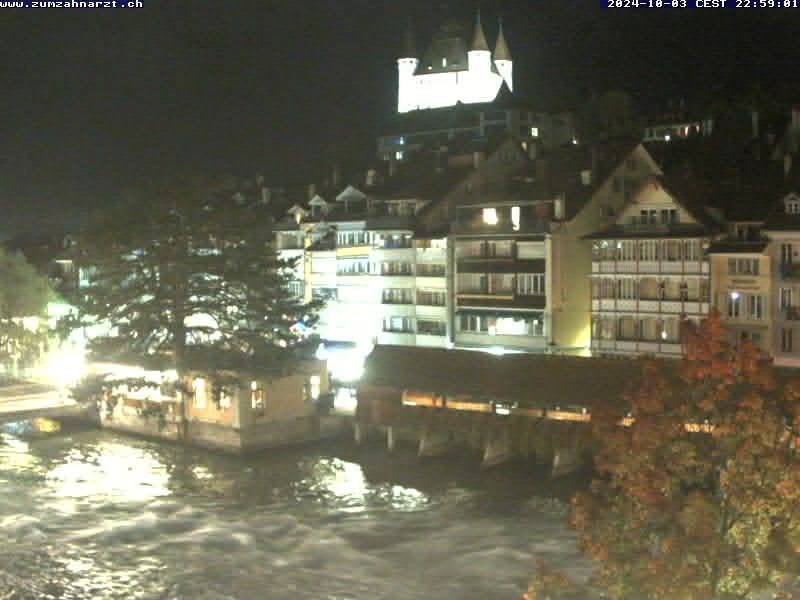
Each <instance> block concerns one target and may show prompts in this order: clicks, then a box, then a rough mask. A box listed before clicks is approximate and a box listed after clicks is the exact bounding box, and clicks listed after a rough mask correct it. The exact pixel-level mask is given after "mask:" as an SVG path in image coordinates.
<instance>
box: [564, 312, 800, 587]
mask: <svg viewBox="0 0 800 600" xmlns="http://www.w3.org/2000/svg"><path fill="white" fill-rule="evenodd" d="M684 339H685V356H684V359H683V361H682V363H681V364H680V365H675V366H674V367H673V368H670V367H669V366H668V365H665V364H664V363H663V362H662V363H660V364H659V363H658V362H656V361H655V360H653V359H643V360H642V374H643V377H642V382H641V384H640V385H639V386H638V388H637V389H634V390H632V391H631V392H630V393H629V395H628V401H629V403H630V410H631V416H632V417H633V423H632V424H630V426H627V427H624V426H620V420H619V417H620V415H611V414H609V415H603V416H596V415H593V416H592V427H593V433H594V435H595V437H596V439H597V441H598V444H599V451H598V453H597V455H596V457H595V466H596V472H597V476H596V478H595V479H594V481H593V482H592V485H591V488H590V490H589V491H588V492H584V493H580V494H578V495H577V496H576V497H575V499H574V505H575V510H574V513H573V519H572V525H573V526H574V527H575V529H576V530H577V533H578V537H579V545H580V548H581V549H582V550H583V551H584V552H585V553H586V554H588V555H589V556H590V557H592V558H593V559H595V560H596V561H597V562H598V568H597V570H596V573H595V577H594V582H595V583H597V584H599V585H600V586H601V587H602V588H604V589H606V590H608V591H609V593H610V594H611V596H612V597H614V598H637V599H650V598H652V599H656V598H670V599H675V600H678V599H691V600H699V599H706V598H708V599H710V598H746V597H748V596H750V595H751V594H753V593H754V592H755V591H756V590H759V589H761V588H763V587H766V586H769V585H771V584H774V583H776V582H777V581H778V580H779V579H780V578H781V575H782V573H784V572H786V571H793V570H795V569H796V568H797V564H798V561H797V558H798V556H800V554H798V552H800V455H799V454H798V448H797V440H798V436H800V409H799V407H800V404H799V403H798V399H799V398H800V383H799V382H792V383H788V384H786V385H784V386H779V385H778V384H777V382H776V374H775V372H774V371H773V369H772V367H771V365H770V364H769V363H768V362H767V361H765V360H763V359H762V358H761V356H760V355H759V353H758V352H757V351H756V350H755V349H754V348H753V346H752V345H751V344H749V343H744V344H743V345H742V346H741V348H739V349H736V348H734V347H733V346H732V345H731V344H729V343H728V342H726V341H725V336H724V334H723V331H722V328H721V325H720V319H719V316H718V315H716V314H714V315H711V316H710V317H709V318H708V319H707V320H705V321H704V322H703V323H702V324H701V325H699V326H697V327H692V326H690V325H688V324H686V326H685V338H684ZM687 423H688V424H690V425H695V427H693V428H692V427H689V428H687V427H686V424H687Z"/></svg>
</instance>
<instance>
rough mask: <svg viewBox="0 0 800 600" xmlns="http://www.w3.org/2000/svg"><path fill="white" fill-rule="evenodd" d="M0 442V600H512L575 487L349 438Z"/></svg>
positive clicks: (571, 545)
mask: <svg viewBox="0 0 800 600" xmlns="http://www.w3.org/2000/svg"><path fill="white" fill-rule="evenodd" d="M0 436H2V442H0V598H6V596H5V595H4V594H7V593H8V589H9V587H11V588H13V589H14V590H15V593H16V595H15V596H11V597H12V598H24V599H27V598H35V599H36V600H39V599H46V598H58V599H98V600H100V599H111V598H114V599H117V598H119V599H125V600H128V599H135V598H142V599H164V600H168V599H169V600H172V599H187V600H189V599H191V600H211V599H213V600H223V599H225V600H227V599H237V600H240V599H242V600H250V599H253V600H262V599H263V600H267V599H280V600H290V599H294V598H298V599H306V598H308V599H320V600H323V599H324V600H346V599H348V600H349V599H352V600H361V599H364V600H366V599H369V600H376V599H382V598H387V599H397V600H405V599H412V598H413V599H421V600H423V599H424V600H445V599H446V600H490V599H491V600H495V599H506V598H508V599H518V598H519V597H520V594H521V593H522V591H523V590H524V589H525V586H526V582H527V579H528V577H529V576H530V575H531V573H532V572H533V563H534V561H535V560H536V559H538V558H541V559H544V560H545V561H546V562H548V563H549V564H550V565H551V566H553V567H556V568H560V569H565V570H566V571H567V572H569V573H571V574H573V575H576V576H578V577H581V576H584V575H586V570H587V567H588V565H586V564H585V563H584V562H583V561H581V560H580V559H579V558H578V556H577V554H576V552H575V542H574V537H573V535H572V534H571V532H570V531H569V530H568V529H567V528H566V527H565V525H564V522H565V515H566V511H567V504H566V503H565V502H564V501H565V500H566V499H568V497H569V496H570V495H571V493H572V492H573V491H574V490H575V488H576V487H578V486H580V485H581V483H580V481H568V480H562V481H559V482H551V481H549V480H548V479H547V478H546V477H543V476H541V475H537V473H536V472H535V469H534V468H533V467H531V466H529V465H510V466H508V465H507V466H501V467H498V468H496V469H492V470H489V471H480V470H479V468H478V459H477V458H476V457H469V458H461V459H453V458H448V459H435V460H426V461H420V460H418V459H417V458H416V456H415V455H414V452H413V449H412V448H403V447H400V448H398V449H397V450H396V451H395V452H394V453H392V454H390V453H388V452H387V451H386V450H385V449H383V448H382V447H381V446H379V445H377V444H367V445H365V446H361V447H354V446H352V444H350V443H349V442H348V441H340V442H335V443H326V444H323V445H319V446H306V447H302V448H291V449H282V450H278V451H272V452H265V453H262V454H259V455H256V456H252V457H248V458H244V459H239V458H234V457H226V456H220V455H216V454H213V453H210V452H205V451H202V450H197V449H189V448H183V447H179V446H173V445H165V444H159V443H155V442H149V441H144V440H139V439H136V438H130V437H123V436H119V435H115V434H112V433H108V432H100V431H84V432H74V433H71V434H65V433H63V432H62V433H59V434H53V435H47V436H43V437H36V438H30V437H26V436H25V435H19V434H9V433H3V434H0Z"/></svg>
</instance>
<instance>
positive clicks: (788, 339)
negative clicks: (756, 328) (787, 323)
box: [781, 329, 793, 352]
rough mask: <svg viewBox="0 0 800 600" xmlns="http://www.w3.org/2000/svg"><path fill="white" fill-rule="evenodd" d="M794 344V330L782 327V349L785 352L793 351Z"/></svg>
mask: <svg viewBox="0 0 800 600" xmlns="http://www.w3.org/2000/svg"><path fill="white" fill-rule="evenodd" d="M792 346H793V344H792V330H791V329H781V350H782V351H783V352H791V351H792Z"/></svg>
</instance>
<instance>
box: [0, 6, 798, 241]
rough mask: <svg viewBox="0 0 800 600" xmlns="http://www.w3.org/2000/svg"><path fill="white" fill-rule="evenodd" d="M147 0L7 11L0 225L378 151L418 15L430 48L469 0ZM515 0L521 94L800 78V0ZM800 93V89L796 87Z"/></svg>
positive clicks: (543, 100)
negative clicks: (694, 4)
mask: <svg viewBox="0 0 800 600" xmlns="http://www.w3.org/2000/svg"><path fill="white" fill-rule="evenodd" d="M143 2H144V5H145V6H144V8H143V9H139V10H134V9H128V10H74V9H73V10H66V9H51V10H39V11H16V10H15V11H12V10H5V11H3V12H0V51H1V53H0V56H1V57H2V60H0V81H2V87H1V88H0V107H1V108H2V115H3V118H2V120H1V121H0V133H1V134H2V135H0V211H2V212H1V213H0V234H3V235H8V234H11V233H15V232H18V231H21V230H42V229H46V228H51V227H53V226H56V225H59V224H63V225H64V226H67V227H74V226H75V225H76V224H77V223H79V222H80V221H81V220H82V219H83V218H85V215H86V214H87V213H88V212H89V211H90V210H92V209H94V208H97V207H99V206H103V205H106V204H108V203H109V202H111V201H113V200H114V198H115V197H117V195H118V193H119V192H120V191H121V190H124V189H126V188H132V187H136V186H137V185H140V184H141V183H143V182H147V181H148V180H150V179H153V178H160V177H164V176H168V175H170V174H172V173H185V172H202V173H210V174H216V173H219V174H222V173H233V174H238V175H248V174H249V175H253V174H256V173H261V174H264V175H266V176H267V177H268V178H269V180H270V181H274V182H276V183H277V182H282V181H297V180H302V179H306V178H310V177H314V176H315V175H316V174H317V172H318V170H319V167H320V165H321V164H322V163H323V162H324V161H325V159H326V157H335V156H337V155H345V156H351V157H352V156H358V157H361V156H365V155H367V156H368V155H369V153H370V151H371V148H372V146H371V145H370V144H371V140H372V138H373V137H374V136H375V135H376V134H377V133H378V131H379V128H380V124H381V122H382V120H384V119H385V118H386V117H387V115H389V114H390V113H391V111H392V110H393V108H394V103H395V101H396V86H397V83H396V67H395V62H394V60H395V57H396V54H397V51H398V48H399V46H400V38H401V35H402V30H403V28H404V27H405V22H406V19H407V17H408V16H413V18H414V22H415V27H416V29H417V33H418V34H419V35H418V37H419V39H420V45H421V46H423V45H424V44H423V43H422V42H423V41H424V39H425V35H426V34H429V33H430V32H431V31H432V30H433V29H435V28H436V27H437V26H438V25H439V24H440V22H441V21H442V20H443V19H444V18H445V17H446V16H447V15H456V16H461V17H462V18H463V19H464V20H468V19H469V18H470V17H471V15H473V14H474V9H475V7H476V5H477V3H476V2H474V1H468V0H463V1H455V0H452V1H450V2H446V3H443V2H436V1H435V0H434V1H421V0H391V1H390V0H216V1H214V2H205V1H204V0H143ZM481 6H482V10H483V16H484V22H485V23H486V29H487V33H488V36H489V40H490V44H491V43H493V42H494V37H495V35H496V18H497V15H498V14H499V13H500V12H501V11H502V13H503V14H504V15H505V21H504V22H505V27H506V34H507V39H508V41H509V46H510V48H511V52H512V54H513V55H514V59H515V65H514V78H515V85H516V87H517V90H516V91H517V92H518V93H519V94H520V95H522V96H524V97H526V98H528V99H530V100H532V101H534V102H535V103H539V104H540V105H543V106H550V105H553V104H558V105H562V106H563V105H568V106H573V107H577V106H579V105H580V102H581V100H582V99H583V98H586V97H587V95H588V94H589V93H590V92H593V91H594V92H602V91H605V90H608V89H623V90H626V91H628V92H630V93H631V94H633V95H634V98H635V99H636V100H637V102H638V103H639V105H640V106H641V105H645V106H646V105H649V104H652V103H654V102H655V103H658V102H661V101H663V100H665V99H667V98H674V99H678V98H681V97H685V98H687V99H693V98H705V99H708V98H709V97H712V96H715V95H718V96H722V95H727V94H740V93H745V92H746V91H747V90H748V89H750V88H752V86H753V85H755V84H756V83H760V84H761V85H762V86H765V87H766V88H769V87H770V86H774V85H776V84H781V83H784V82H791V81H792V80H794V79H797V78H798V75H799V74H800V68H798V66H797V65H798V59H800V9H796V10H794V11H791V10H790V11H783V10H781V11H773V12H764V11H751V12H746V11H736V10H725V11H721V12H720V11H714V12H711V11H673V12H667V11H657V12H653V11H647V10H645V11H642V10H639V11H638V12H636V11H631V12H626V11H610V10H601V9H600V8H599V6H598V4H597V1H596V0H505V1H500V0H497V1H488V0H487V1H486V2H482V3H481ZM798 103H800V97H798Z"/></svg>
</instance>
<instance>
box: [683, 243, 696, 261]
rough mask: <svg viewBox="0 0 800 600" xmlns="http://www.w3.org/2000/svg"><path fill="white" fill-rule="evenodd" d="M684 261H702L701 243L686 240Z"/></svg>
mask: <svg viewBox="0 0 800 600" xmlns="http://www.w3.org/2000/svg"><path fill="white" fill-rule="evenodd" d="M683 257H684V260H692V261H697V260H700V242H698V241H697V240H686V241H685V242H684V243H683Z"/></svg>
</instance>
